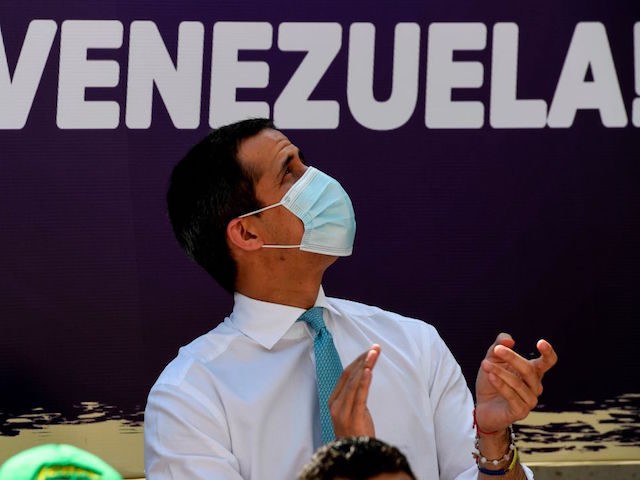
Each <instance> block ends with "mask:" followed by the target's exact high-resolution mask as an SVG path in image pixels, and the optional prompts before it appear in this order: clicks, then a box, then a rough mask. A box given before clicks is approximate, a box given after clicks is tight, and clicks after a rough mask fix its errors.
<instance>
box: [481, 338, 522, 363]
mask: <svg viewBox="0 0 640 480" xmlns="http://www.w3.org/2000/svg"><path fill="white" fill-rule="evenodd" d="M515 344H516V342H515V340H514V339H513V338H512V337H511V335H509V334H508V333H505V332H501V333H499V334H498V336H497V337H496V339H495V341H494V342H493V343H492V344H491V346H490V347H489V349H488V350H487V354H486V355H485V358H489V357H491V356H493V354H494V349H495V348H496V346H498V345H504V346H505V347H508V348H513V346H514V345H515Z"/></svg>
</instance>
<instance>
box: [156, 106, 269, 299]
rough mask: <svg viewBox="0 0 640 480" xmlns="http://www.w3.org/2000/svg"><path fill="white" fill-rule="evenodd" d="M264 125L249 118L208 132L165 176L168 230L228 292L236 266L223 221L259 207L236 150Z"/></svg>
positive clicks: (250, 178) (250, 176)
mask: <svg viewBox="0 0 640 480" xmlns="http://www.w3.org/2000/svg"><path fill="white" fill-rule="evenodd" d="M267 128H274V126H273V123H272V122H271V121H270V120H268V119H266V118H255V119H250V120H243V121H241V122H237V123H232V124H230V125H226V126H224V127H220V128H218V129H216V130H213V131H212V132H211V133H209V134H208V135H207V136H206V137H205V138H204V139H203V140H202V141H200V142H199V143H198V144H196V145H195V146H194V147H193V148H191V150H189V152H188V153H187V154H186V156H185V157H184V158H183V159H182V160H180V162H178V164H177V165H176V166H175V167H174V169H173V172H172V174H171V180H170V184H169V189H168V192H167V206H168V211H169V219H170V221H171V226H172V227H173V233H174V234H175V236H176V239H177V240H178V243H180V245H181V246H182V248H183V249H184V250H185V251H186V252H187V254H188V255H189V256H190V257H191V258H193V259H194V260H195V261H196V262H197V263H198V264H199V265H200V266H202V268H204V269H205V270H206V271H207V272H208V273H209V275H211V276H212V277H213V278H214V279H215V280H216V281H217V282H218V283H219V284H220V285H221V286H222V287H224V288H225V290H227V291H228V292H230V293H233V291H234V289H235V283H236V275H237V267H236V262H235V260H234V259H233V257H232V256H231V252H230V250H229V247H228V245H227V237H226V228H227V225H228V223H229V222H230V221H231V220H232V219H234V218H236V217H237V216H239V215H242V214H243V213H247V212H249V211H251V210H256V209H257V208H259V205H258V201H257V200H256V196H255V190H254V180H255V179H254V178H253V174H252V172H250V171H246V170H245V169H244V168H243V167H242V166H241V165H240V162H239V161H238V158H237V154H238V148H239V146H240V143H241V142H242V141H243V140H245V139H247V138H249V137H252V136H254V135H256V134H258V133H260V132H261V131H262V130H264V129H267Z"/></svg>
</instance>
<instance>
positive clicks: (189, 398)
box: [144, 384, 242, 480]
mask: <svg viewBox="0 0 640 480" xmlns="http://www.w3.org/2000/svg"><path fill="white" fill-rule="evenodd" d="M199 396H202V395H201V394H199V393H198V392H197V391H189V389H185V388H183V386H182V385H173V384H160V385H155V386H154V387H153V389H152V390H151V392H150V394H149V398H148V400H147V407H146V410H145V420H144V457H145V458H144V459H145V475H146V478H147V479H148V480H170V479H171V480H183V479H186V478H188V479H190V480H198V479H202V480H204V479H207V480H208V479H212V478H216V479H223V480H242V476H241V475H240V471H239V463H238V460H237V458H236V457H235V456H234V455H233V453H232V452H231V441H230V437H229V432H228V428H227V423H226V420H225V417H224V415H223V412H222V410H221V409H220V408H219V407H218V406H216V405H215V403H213V402H211V401H210V400H209V399H206V398H199Z"/></svg>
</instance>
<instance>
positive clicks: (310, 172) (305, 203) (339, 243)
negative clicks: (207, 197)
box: [238, 167, 356, 257]
mask: <svg viewBox="0 0 640 480" xmlns="http://www.w3.org/2000/svg"><path fill="white" fill-rule="evenodd" d="M278 206H283V207H285V208H286V209H287V210H289V211H291V213H293V214H294V215H295V216H296V217H298V218H299V219H300V220H302V223H303V224H304V234H303V235H302V241H301V242H300V245H263V247H264V248H299V249H300V250H304V251H305V252H314V253H322V254H325V255H334V256H338V257H346V256H349V255H351V252H352V250H353V239H354V238H355V235H356V218H355V214H354V212H353V206H352V205H351V199H350V198H349V195H347V192H345V191H344V189H343V188H342V186H341V185H340V184H339V183H338V182H337V181H336V180H335V179H333V178H331V177H330V176H329V175H327V174H326V173H323V172H321V171H320V170H318V169H316V168H313V167H308V168H307V170H306V171H305V172H304V174H303V175H302V176H301V177H300V178H299V179H298V181H296V182H295V183H294V184H293V185H292V186H291V188H290V189H289V191H288V192H287V193H286V194H285V195H284V197H282V200H280V201H279V202H278V203H274V204H273V205H269V206H267V207H264V208H260V209H259V210H255V211H253V212H249V213H245V214H244V215H240V217H238V218H244V217H248V216H249V215H255V214H256V213H260V212H264V211H265V210H269V209H270V208H275V207H278Z"/></svg>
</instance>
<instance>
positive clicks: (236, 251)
mask: <svg viewBox="0 0 640 480" xmlns="http://www.w3.org/2000/svg"><path fill="white" fill-rule="evenodd" d="M167 201H168V208H169V216H170V219H171V223H172V226H173V229H174V232H175V234H176V237H177V239H178V241H179V243H180V244H181V245H182V246H183V247H184V249H185V250H186V251H187V253H188V254H189V255H190V256H191V257H192V258H194V259H195V260H196V261H197V262H198V263H199V264H200V265H201V266H202V267H203V268H205V270H207V271H208V272H209V273H210V274H211V275H212V276H213V277H214V278H215V279H216V280H217V281H218V282H219V283H220V285H222V286H223V287H224V288H225V289H226V290H228V291H229V292H231V293H233V295H234V308H233V312H232V313H231V314H230V315H229V317H227V318H226V319H225V320H224V322H223V323H222V324H220V325H219V326H218V327H216V328H215V329H214V330H212V331H211V332H209V333H207V334H206V335H203V336H202V337H200V338H198V339H196V340H195V341H194V342H192V343H191V344H189V345H187V346H185V347H183V348H182V349H181V350H180V353H179V355H178V357H177V358H176V359H175V360H174V361H172V362H171V363H170V364H169V365H168V366H167V367H166V369H165V370H164V372H163V373H162V374H161V375H160V377H159V379H158V380H157V382H156V384H155V385H154V386H153V388H152V390H151V392H150V394H149V398H148V402H147V408H146V412H145V465H146V474H147V476H148V478H150V479H151V480H154V479H169V478H173V479H187V478H188V479H211V478H222V479H288V478H294V477H295V475H296V473H297V472H298V471H299V470H300V468H301V467H302V466H303V465H304V464H305V463H306V462H307V461H308V459H309V458H310V457H311V455H312V453H313V452H314V451H315V450H316V449H317V448H318V447H319V446H320V445H321V444H322V443H326V441H327V439H331V438H333V436H334V435H335V436H338V437H344V436H352V435H367V436H377V437H379V438H380V439H382V440H384V441H386V442H388V443H390V444H392V445H396V446H398V448H400V450H402V451H403V452H404V453H405V454H406V455H407V458H408V459H409V462H410V463H411V465H412V467H413V469H414V472H415V474H416V476H417V477H418V478H420V479H436V478H440V479H458V480H462V479H472V478H473V479H475V478H494V477H495V476H496V475H495V474H499V475H500V476H501V478H504V479H513V478H525V477H524V475H525V472H524V470H523V469H522V467H521V466H520V465H519V463H518V457H517V451H516V450H515V449H514V445H513V442H512V441H511V438H510V436H509V430H508V429H509V426H510V425H511V424H512V423H513V422H514V421H517V420H520V419H522V418H524V417H526V415H527V414H528V413H529V411H530V410H531V409H532V408H533V407H534V406H535V405H536V402H537V397H538V396H539V395H540V393H541V392H542V385H541V379H542V376H543V374H544V373H545V372H546V371H547V370H548V369H549V368H551V367H552V366H553V365H554V364H555V362H556V355H555V353H554V351H553V349H552V347H551V345H549V343H547V342H546V341H544V340H540V341H539V342H538V350H539V351H540V353H541V356H540V357H539V358H536V359H533V360H525V359H524V358H522V357H520V356H519V355H517V354H516V353H515V352H514V351H513V350H512V349H511V348H512V347H513V345H514V341H513V340H512V339H511V338H510V337H509V336H508V335H506V334H501V335H499V336H498V338H497V339H496V342H495V343H494V345H492V346H491V347H490V348H489V351H488V352H487V356H486V358H485V360H484V361H483V362H482V365H481V368H480V370H479V373H478V377H477V382H476V406H475V409H474V405H473V399H472V396H471V394H470V392H469V389H468V388H467V386H466V383H465V380H464V377H463V376H462V373H461V371H460V367H459V366H458V364H457V363H456V361H455V359H454V358H453V356H452V355H451V353H450V351H449V349H448V348H447V347H446V345H445V344H444V342H443V341H442V339H441V338H440V337H439V336H438V334H437V332H436V331H435V329H434V328H433V327H432V326H430V325H428V324H426V323H424V322H421V321H419V320H414V319H409V318H405V317H402V316H400V315H397V314H394V313H390V312H385V311H383V310H380V309H378V308H375V307H370V306H367V305H362V304H358V303H355V302H349V301H346V300H339V299H334V298H329V297H326V296H325V294H324V290H323V289H322V286H321V283H322V277H323V274H324V272H325V270H326V269H327V268H328V267H329V266H330V265H331V264H332V263H333V262H335V260H336V258H337V257H338V256H345V255H349V254H351V248H352V245H353V238H354V235H355V219H354V215H353V209H352V206H351V202H350V200H349V197H348V195H347V194H346V192H345V191H344V190H343V189H342V187H341V186H340V184H339V183H338V182H336V181H335V180H334V179H332V178H331V177H329V176H328V175H326V174H324V173H322V172H320V171H318V170H316V169H313V168H312V167H307V166H306V165H305V163H304V159H303V157H302V154H301V152H300V150H299V149H298V148H297V147H296V146H295V145H294V144H292V143H291V142H290V141H289V139H288V138H287V137H286V136H285V135H284V134H283V133H282V132H279V131H278V130H275V129H274V128H273V125H272V124H271V123H270V122H269V121H268V120H264V119H253V120H247V121H243V122H238V123H236V124H232V125H228V126H225V127H222V128H220V129H218V130H216V131H214V132H212V133H211V134H210V135H208V136H207V137H206V138H205V139H204V140H203V141H202V142H200V143H199V144H197V145H196V146H195V147H193V148H192V149H191V151H190V152H189V153H188V154H187V155H186V157H185V158H184V159H183V160H182V161H181V162H180V163H179V164H178V165H177V166H176V167H175V169H174V171H173V173H172V177H171V184H170V187H169V191H168V194H167ZM311 317H313V318H311ZM298 320H300V321H298ZM338 356H339V359H338V361H339V362H340V363H341V364H342V365H343V366H346V368H345V370H344V373H342V375H341V376H340V371H341V367H340V366H338V370H337V372H336V368H335V358H336V357H338ZM378 360H379V361H378ZM374 366H375V381H372V375H373V370H374ZM327 376H328V377H330V378H329V380H328V381H327V378H325V377H327ZM338 376H340V378H339V381H338V378H337V377H338ZM316 380H317V381H318V383H317V384H316ZM336 382H337V385H336ZM327 385H330V386H331V388H330V390H332V392H329V393H331V395H330V396H329V393H327ZM334 385H335V388H333V386H334ZM329 412H330V414H331V417H329V418H328V420H327V417H328V415H329ZM476 420H477V422H476ZM476 424H477V431H474V429H473V428H472V425H476ZM476 433H477V439H476V440H475V444H474V437H475V436H476ZM476 450H477V451H478V452H479V453H478V452H476V456H475V458H477V465H476V461H474V457H472V452H474V451H476Z"/></svg>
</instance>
